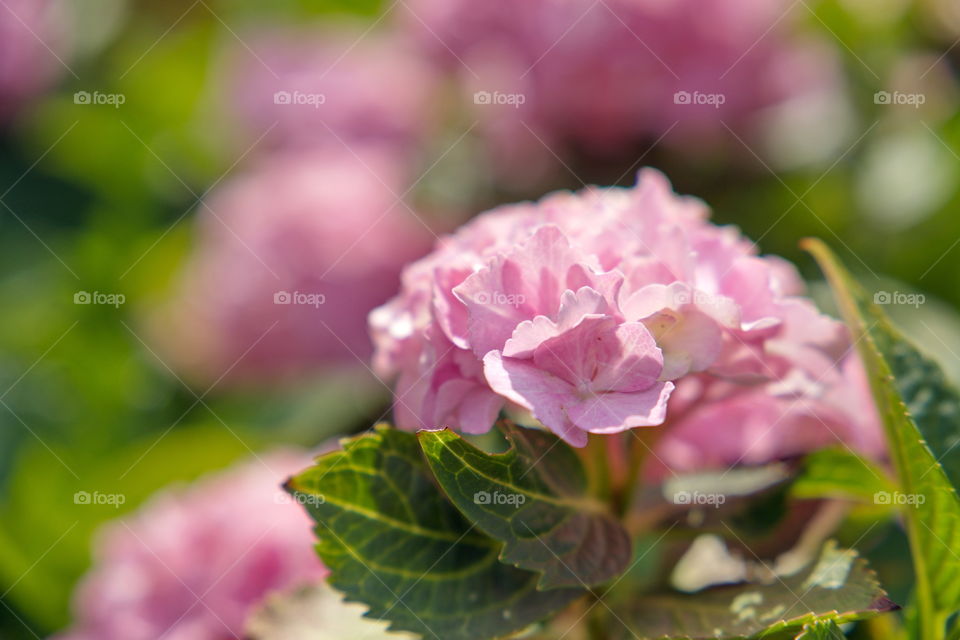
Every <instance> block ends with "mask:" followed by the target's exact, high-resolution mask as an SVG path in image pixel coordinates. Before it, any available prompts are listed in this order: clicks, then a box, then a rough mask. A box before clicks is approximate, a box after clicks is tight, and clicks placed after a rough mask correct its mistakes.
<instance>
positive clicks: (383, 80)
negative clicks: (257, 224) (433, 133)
mask: <svg viewBox="0 0 960 640" xmlns="http://www.w3.org/2000/svg"><path fill="white" fill-rule="evenodd" d="M252 48H253V49H254V50H255V51H257V52H258V55H257V56H256V57H254V56H252V55H251V54H250V53H249V51H248V50H247V49H246V48H244V47H237V49H238V51H236V52H235V53H233V54H232V56H231V59H230V62H229V64H228V65H227V67H226V69H225V75H226V76H227V77H228V78H229V80H228V85H229V87H228V91H227V92H226V93H227V95H228V96H229V97H230V103H229V111H230V112H231V115H233V116H234V117H235V118H236V119H237V120H238V121H239V123H240V125H241V126H240V127H239V129H240V130H241V131H242V130H246V131H248V133H249V135H248V136H246V137H247V138H249V139H248V140H246V141H245V142H244V143H242V144H241V148H243V149H245V148H246V147H247V146H248V145H249V144H251V143H252V142H253V141H254V140H256V139H257V138H259V137H261V136H263V135H264V134H267V141H265V142H264V144H267V143H269V144H271V145H272V146H274V147H284V148H289V147H298V148H303V147H310V148H316V147H320V146H322V147H327V148H331V147H332V148H334V149H340V150H343V151H348V152H349V149H353V148H355V147H358V146H366V145H375V146H385V147H389V148H390V149H393V150H395V151H399V152H410V151H411V150H414V149H416V148H417V147H418V146H420V145H421V143H422V141H423V139H424V138H425V137H426V136H427V134H428V131H429V129H430V126H431V123H432V122H434V121H435V120H436V118H435V117H431V116H432V112H433V110H434V105H435V104H436V100H435V99H434V98H435V96H434V90H435V85H436V84H437V82H436V80H437V75H436V73H435V71H434V70H433V69H432V68H431V67H430V65H429V64H428V63H427V61H426V60H425V59H424V58H423V56H421V55H419V53H418V52H417V51H415V50H413V48H412V47H411V46H409V45H408V44H406V43H405V42H404V41H403V39H402V38H401V37H400V36H399V35H398V34H395V33H365V32H364V31H363V30H361V29H359V28H358V29H356V30H351V29H350V27H349V25H343V24H339V25H338V27H337V29H336V30H332V29H329V30H317V29H311V30H307V31H297V30H292V29H289V30H284V31H282V32H266V33H263V34H261V35H259V36H258V37H256V38H254V39H253V41H252ZM344 147H347V148H346V149H344Z"/></svg>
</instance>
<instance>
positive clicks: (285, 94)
mask: <svg viewBox="0 0 960 640" xmlns="http://www.w3.org/2000/svg"><path fill="white" fill-rule="evenodd" d="M326 102H327V96H326V95H324V94H322V93H304V92H303V91H277V92H276V93H274V94H273V104H290V105H308V106H311V107H313V108H314V109H319V108H320V105H322V104H325V103H326Z"/></svg>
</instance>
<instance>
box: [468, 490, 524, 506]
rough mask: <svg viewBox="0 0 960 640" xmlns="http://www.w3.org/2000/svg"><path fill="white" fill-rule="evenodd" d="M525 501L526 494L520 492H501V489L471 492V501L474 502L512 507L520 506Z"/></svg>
mask: <svg viewBox="0 0 960 640" xmlns="http://www.w3.org/2000/svg"><path fill="white" fill-rule="evenodd" d="M526 501H527V496H525V495H523V494H522V493H503V492H501V491H494V492H493V493H490V492H489V491H477V492H476V493H474V494H473V503H474V504H490V505H500V504H505V505H510V506H512V507H520V506H522V505H523V504H524V503H525V502H526Z"/></svg>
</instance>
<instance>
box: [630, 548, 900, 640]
mask: <svg viewBox="0 0 960 640" xmlns="http://www.w3.org/2000/svg"><path fill="white" fill-rule="evenodd" d="M895 608H896V605H894V604H893V603H892V602H890V600H888V599H887V597H886V594H885V593H884V591H883V590H882V589H881V588H880V585H879V584H878V583H877V580H876V577H875V576H874V574H873V572H872V571H870V570H869V569H868V568H867V564H866V561H864V560H863V559H861V558H858V557H857V554H856V552H854V551H848V550H842V549H838V548H837V547H836V545H835V544H833V543H828V544H827V545H825V546H824V548H823V551H822V552H821V555H820V558H819V559H818V560H817V561H816V562H815V563H813V565H811V566H810V567H809V568H808V569H806V570H804V571H801V572H800V573H798V574H796V575H793V576H790V577H786V578H782V579H776V580H774V581H773V582H771V583H769V584H741V585H734V586H729V587H717V588H713V589H707V590H705V591H702V592H699V593H696V594H691V595H683V594H667V595H663V596H648V597H642V598H640V599H638V600H637V601H636V602H634V603H633V605H632V606H631V607H630V608H629V611H628V612H626V613H624V614H622V615H619V618H620V619H621V620H622V621H623V623H625V624H626V625H628V626H629V627H630V628H629V630H628V629H626V628H625V627H624V626H623V625H622V624H621V625H620V635H619V636H616V637H617V638H635V637H640V638H675V639H680V638H683V639H684V640H699V639H708V638H709V639H713V638H717V639H720V640H734V639H737V640H740V639H743V638H759V637H770V636H775V637H779V634H787V633H791V634H795V633H797V632H799V631H800V630H801V629H802V628H803V626H804V625H806V624H809V623H811V622H816V621H835V622H838V623H842V622H850V621H853V620H859V619H863V618H866V617H870V616H872V615H876V614H877V613H879V612H883V611H889V610H891V609H895ZM613 625H614V626H616V622H614V623H613Z"/></svg>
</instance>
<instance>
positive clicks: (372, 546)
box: [287, 425, 584, 640]
mask: <svg viewBox="0 0 960 640" xmlns="http://www.w3.org/2000/svg"><path fill="white" fill-rule="evenodd" d="M287 489H288V490H289V491H290V492H291V493H293V495H294V496H295V497H296V499H297V501H298V502H300V503H301V504H303V505H305V506H306V507H307V509H308V511H309V512H310V514H311V515H312V516H313V518H314V519H315V520H316V521H317V527H316V533H317V537H318V541H319V542H318V544H317V551H318V553H319V554H320V557H321V558H322V559H323V561H324V563H326V565H327V567H329V569H330V571H331V574H330V577H329V582H330V584H332V585H333V586H334V587H335V588H337V589H339V590H340V591H342V592H344V593H345V594H346V596H347V600H348V601H353V602H362V603H364V604H366V605H367V606H369V611H368V612H367V613H366V616H367V617H370V618H375V619H383V620H389V621H390V622H391V627H390V628H391V629H395V630H401V631H412V632H415V633H418V634H421V635H423V636H424V637H426V638H432V639H435V640H459V639H463V640H466V639H471V640H476V639H481V638H493V637H499V636H503V635H505V634H508V633H512V632H515V631H517V630H520V629H523V628H525V627H527V626H528V625H530V624H531V623H534V622H536V621H538V620H541V619H543V618H545V617H546V616H548V615H549V614H551V613H553V612H555V611H557V610H558V609H560V608H562V607H564V606H565V605H566V604H568V603H569V602H571V601H572V600H573V599H574V598H576V597H578V596H580V595H582V594H583V593H584V592H583V591H582V590H580V589H555V590H552V591H538V590H537V589H536V584H537V579H538V575H537V574H535V573H531V572H528V571H521V570H519V569H516V568H514V567H511V566H509V565H506V564H503V563H501V562H500V561H499V560H498V559H497V558H498V556H499V555H500V551H501V547H502V545H501V544H500V543H499V542H497V541H495V540H493V539H492V538H489V537H487V536H485V535H483V534H482V533H481V532H480V531H478V530H476V528H475V527H474V525H472V524H470V523H469V522H467V521H466V520H465V519H464V518H463V516H462V515H461V514H460V512H459V511H457V509H456V508H455V507H454V506H453V505H452V504H450V502H449V501H447V499H446V497H445V496H444V495H443V494H442V493H441V492H440V490H439V489H438V488H437V486H436V485H435V484H434V481H433V478H432V476H431V474H430V471H429V469H428V467H427V465H426V462H425V461H424V459H423V455H422V453H421V451H420V446H419V444H418V443H417V438H416V436H415V435H414V434H412V433H407V432H403V431H398V430H396V429H391V428H389V427H386V426H383V425H381V426H378V427H377V428H376V430H375V431H374V432H373V433H369V434H366V435H362V436H358V437H356V438H353V439H349V440H344V441H343V451H338V452H335V453H331V454H328V455H325V456H322V457H320V458H319V459H318V460H317V464H316V466H314V467H311V468H310V469H308V470H306V471H304V472H303V473H301V474H299V475H297V476H295V477H293V478H291V479H290V480H289V481H288V482H287Z"/></svg>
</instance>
